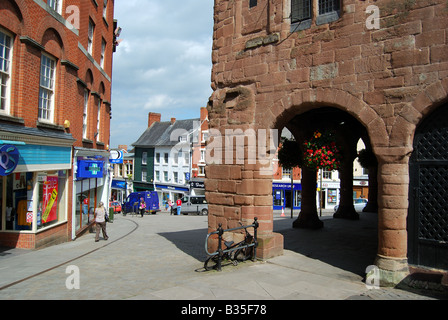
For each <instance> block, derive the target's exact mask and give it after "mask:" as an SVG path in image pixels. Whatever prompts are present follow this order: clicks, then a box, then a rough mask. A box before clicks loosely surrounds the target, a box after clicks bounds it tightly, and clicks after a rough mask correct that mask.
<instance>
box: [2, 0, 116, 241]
mask: <svg viewBox="0 0 448 320" xmlns="http://www.w3.org/2000/svg"><path fill="white" fill-rule="evenodd" d="M113 15H114V1H113V0H112V1H111V0H109V1H106V0H105V1H100V2H97V1H94V0H92V1H90V0H89V1H80V0H70V1H69V0H66V1H63V0H2V1H1V2H0V79H1V80H0V81H1V82H0V84H1V86H0V92H1V103H0V148H1V152H2V169H0V171H1V172H0V174H1V175H2V177H1V179H0V205H1V207H0V209H1V210H0V212H1V215H0V245H2V246H10V247H21V248H38V247H43V246H47V245H51V244H56V243H59V242H64V241H69V240H71V239H74V238H75V237H76V236H77V235H79V234H80V233H81V232H82V231H83V230H84V229H86V228H87V226H88V225H89V223H90V222H92V216H91V215H89V213H91V210H92V208H94V207H95V206H96V205H97V204H98V202H99V201H103V202H105V203H106V202H107V200H108V197H107V194H106V193H107V188H106V185H107V175H106V173H107V162H108V158H109V152H108V148H109V131H110V130H109V128H110V118H111V103H110V101H111V79H112V55H113V51H114V40H115V37H114V28H116V26H115V23H114V19H113Z"/></svg>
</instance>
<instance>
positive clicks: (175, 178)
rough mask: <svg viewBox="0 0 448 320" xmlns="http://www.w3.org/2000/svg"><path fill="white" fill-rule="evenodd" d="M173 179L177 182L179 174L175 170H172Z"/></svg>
mask: <svg viewBox="0 0 448 320" xmlns="http://www.w3.org/2000/svg"><path fill="white" fill-rule="evenodd" d="M173 180H174V183H179V174H178V173H177V172H173Z"/></svg>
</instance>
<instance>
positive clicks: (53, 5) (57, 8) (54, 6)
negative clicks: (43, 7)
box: [47, 0, 62, 14]
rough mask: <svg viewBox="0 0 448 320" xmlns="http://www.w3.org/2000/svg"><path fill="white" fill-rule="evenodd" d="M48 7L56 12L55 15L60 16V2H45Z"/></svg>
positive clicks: (52, 0) (59, 0)
mask: <svg viewBox="0 0 448 320" xmlns="http://www.w3.org/2000/svg"><path fill="white" fill-rule="evenodd" d="M47 4H48V6H49V7H50V8H51V9H53V10H54V11H56V12H57V13H59V14H61V12H62V0H48V2H47Z"/></svg>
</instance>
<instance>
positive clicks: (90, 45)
mask: <svg viewBox="0 0 448 320" xmlns="http://www.w3.org/2000/svg"><path fill="white" fill-rule="evenodd" d="M94 35H95V24H94V23H93V21H92V20H91V19H89V31H88V33H87V52H88V53H89V54H90V55H93V38H94Z"/></svg>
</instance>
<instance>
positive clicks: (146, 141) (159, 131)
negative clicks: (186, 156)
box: [132, 118, 200, 147]
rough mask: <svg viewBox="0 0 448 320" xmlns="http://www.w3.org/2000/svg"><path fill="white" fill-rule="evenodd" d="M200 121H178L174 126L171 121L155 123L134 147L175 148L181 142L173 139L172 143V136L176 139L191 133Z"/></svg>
mask: <svg viewBox="0 0 448 320" xmlns="http://www.w3.org/2000/svg"><path fill="white" fill-rule="evenodd" d="M198 121H200V119H199V118H197V119H187V120H176V122H175V123H174V124H173V125H172V124H171V121H163V122H154V123H153V124H152V125H151V126H150V127H149V128H148V129H146V130H145V132H143V134H142V135H141V136H140V138H138V140H137V141H136V142H134V143H133V144H132V146H134V147H161V146H174V145H176V144H177V143H179V140H177V139H173V140H174V141H171V139H170V138H171V134H172V133H173V136H174V137H177V136H179V135H180V134H181V133H187V132H191V131H192V130H193V128H194V123H195V122H198Z"/></svg>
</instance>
